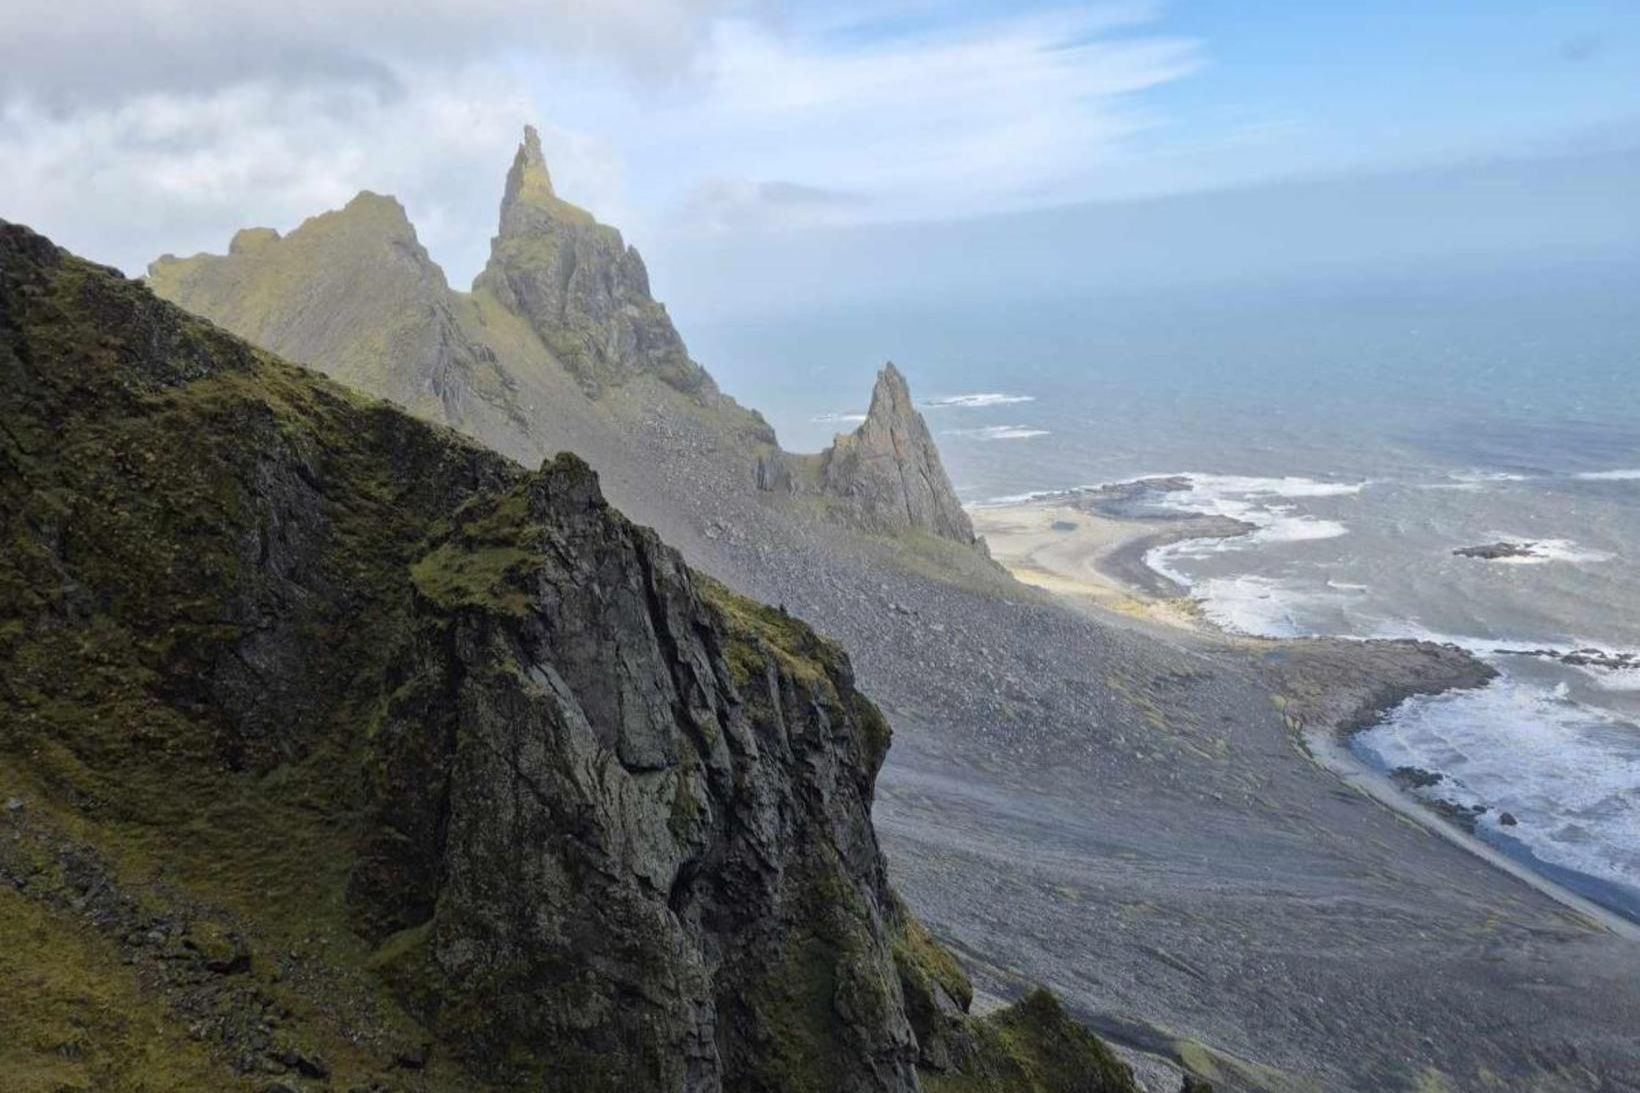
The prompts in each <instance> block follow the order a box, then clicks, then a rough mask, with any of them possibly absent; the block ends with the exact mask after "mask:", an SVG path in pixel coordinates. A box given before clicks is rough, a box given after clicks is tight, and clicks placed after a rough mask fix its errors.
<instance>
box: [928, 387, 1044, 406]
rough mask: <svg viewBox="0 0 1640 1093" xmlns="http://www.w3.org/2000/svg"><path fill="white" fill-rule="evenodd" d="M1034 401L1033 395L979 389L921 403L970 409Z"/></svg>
mask: <svg viewBox="0 0 1640 1093" xmlns="http://www.w3.org/2000/svg"><path fill="white" fill-rule="evenodd" d="M1035 401H1036V396H1035V395H1005V394H1003V393H1001V392H1000V391H981V392H979V393H977V394H972V395H950V396H948V397H946V398H936V399H929V400H928V401H927V402H925V403H923V405H924V406H928V407H932V408H935V409H945V408H947V407H953V406H954V407H961V408H964V409H972V408H974V407H979V406H1012V405H1014V404H1015V403H1019V402H1035Z"/></svg>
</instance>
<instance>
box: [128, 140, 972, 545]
mask: <svg viewBox="0 0 1640 1093" xmlns="http://www.w3.org/2000/svg"><path fill="white" fill-rule="evenodd" d="M149 282H150V284H151V285H152V286H153V289H154V291H155V292H157V293H158V294H159V295H161V296H162V297H164V298H166V299H168V300H171V301H173V302H175V303H178V304H180V305H182V306H183V307H185V308H187V309H188V310H190V311H192V312H194V313H195V314H197V315H203V316H204V317H206V318H208V319H211V320H212V321H214V322H217V323H220V324H221V325H223V326H225V327H226V328H228V329H229V330H231V331H233V332H234V333H236V334H238V335H240V336H241V337H244V338H247V339H248V340H250V341H252V342H254V343H255V344H258V345H262V346H266V347H268V348H270V349H272V350H274V351H275V352H278V353H280V354H282V355H285V356H289V357H291V358H293V359H295V360H298V361H300V362H302V363H305V364H310V365H312V366H314V367H316V368H319V369H320V370H322V371H324V372H326V373H327V374H329V375H331V376H334V377H335V378H337V379H339V380H341V381H342V382H344V383H347V384H348V385H350V386H353V387H356V388H357V389H359V390H361V391H364V392H366V393H368V394H373V395H378V396H381V397H385V398H390V399H392V400H394V401H396V402H398V403H400V404H401V405H404V406H406V407H408V408H410V409H411V410H412V411H413V412H415V413H417V414H419V415H420V416H423V417H426V418H429V419H431V420H434V421H439V422H443V423H446V424H450V425H454V426H456V427H457V428H460V429H461V430H462V431H464V432H467V433H468V434H470V435H473V436H477V437H479V438H481V439H482V440H484V441H485V442H486V443H487V444H489V445H491V446H493V447H496V448H499V449H500V450H503V451H506V452H508V453H511V454H517V455H524V454H528V453H538V452H541V451H543V450H544V451H554V450H556V449H557V447H559V446H564V445H566V444H567V445H570V446H573V447H575V448H576V449H577V450H584V451H586V452H587V454H588V455H589V457H590V458H591V459H592V460H593V461H594V462H595V465H597V466H599V467H600V469H601V470H604V471H606V472H613V471H616V470H620V471H622V472H625V473H626V474H627V475H628V476H630V477H634V478H643V477H646V476H647V477H653V476H654V470H655V467H654V465H653V462H650V463H648V464H638V465H632V466H624V465H623V466H620V467H616V466H615V465H614V464H616V463H619V462H622V459H621V456H622V453H623V452H624V451H625V450H626V449H627V448H628V447H630V446H631V442H632V440H633V434H634V433H635V432H637V431H640V430H650V431H652V432H657V433H659V434H662V435H660V436H658V437H657V438H656V445H655V446H656V447H658V448H660V449H661V451H660V453H659V458H660V459H661V460H662V461H663V462H665V463H666V464H667V465H668V467H669V468H670V469H671V470H672V471H673V472H674V473H675V475H676V476H677V477H680V478H683V479H687V480H689V482H690V484H691V485H692V487H693V490H692V491H691V490H685V491H684V492H683V494H682V495H681V496H680V495H678V491H676V490H670V489H669V490H663V491H662V492H665V493H667V494H668V495H669V496H671V497H672V499H673V500H674V501H676V502H681V503H687V502H688V500H689V496H688V494H689V493H690V492H701V493H705V492H711V490H710V489H708V488H706V484H705V482H704V480H705V479H709V478H710V479H719V478H721V479H722V480H723V484H724V485H725V487H726V488H728V489H734V490H740V491H744V492H745V493H746V494H748V495H759V494H761V495H764V496H765V498H766V497H767V495H774V496H776V497H788V496H792V495H803V496H805V497H807V496H811V495H815V494H819V495H823V496H828V497H830V498H832V499H834V500H836V501H837V502H839V504H837V505H835V506H825V507H822V508H821V509H820V510H819V511H821V512H824V513H831V514H834V515H841V516H842V517H843V519H844V521H845V522H846V523H848V524H852V525H854V526H856V527H863V528H865V529H866V530H869V531H871V532H874V533H878V534H890V535H892V534H898V533H900V532H904V531H917V532H922V533H927V534H930V535H933V536H937V537H940V538H946V539H953V540H955V541H957V542H960V543H963V544H971V543H973V542H974V541H975V539H974V534H973V529H972V528H971V527H970V526H969V524H968V520H967V517H966V516H965V515H964V514H963V512H962V510H961V507H960V506H959V505H958V504H957V502H956V500H955V497H954V496H953V495H952V493H951V489H950V483H949V482H948V481H947V480H946V477H945V472H944V470H943V469H942V468H941V467H940V462H939V454H938V451H937V449H936V448H935V445H934V442H933V440H932V438H931V437H930V436H929V435H928V430H927V428H926V427H925V426H924V424H923V422H922V419H921V417H920V416H919V415H918V414H917V412H916V410H915V408H914V407H913V406H912V404H911V401H910V396H909V394H908V393H907V392H906V391H905V383H904V379H903V377H901V376H900V375H899V373H898V371H896V370H892V369H890V370H889V371H888V372H886V373H885V376H884V377H882V378H880V379H879V382H878V389H877V392H876V395H875V396H874V398H873V410H872V415H871V418H870V420H868V421H867V422H866V424H865V425H864V426H863V427H862V428H861V429H860V430H859V431H857V432H856V433H855V434H853V435H852V436H850V437H841V438H839V439H838V442H837V444H836V446H834V447H833V448H832V449H829V450H828V451H827V452H826V453H824V456H823V458H821V459H818V460H817V459H816V458H815V457H812V456H795V455H791V454H789V453H786V452H783V451H781V450H780V448H779V446H778V445H777V444H776V441H775V435H774V431H773V430H772V429H770V428H769V426H768V423H767V422H765V421H764V420H763V418H762V417H761V416H760V415H758V414H757V413H755V412H753V411H750V410H747V409H745V408H744V407H741V406H740V405H739V404H737V403H735V401H734V400H733V399H731V398H729V397H727V396H725V395H723V394H721V393H719V392H718V390H717V387H716V385H715V384H714V383H713V382H712V379H711V377H710V376H709V375H708V374H707V373H706V371H705V370H704V369H703V368H701V367H700V365H698V364H696V363H695V362H694V361H693V360H691V359H690V357H689V355H688V352H687V350H686V349H685V347H684V344H683V340H682V339H681V338H680V337H679V336H678V332H677V330H676V329H675V328H674V327H673V325H672V321H671V319H670V318H669V317H668V316H667V314H666V309H665V308H664V307H663V306H662V305H661V304H660V303H658V302H657V301H656V300H655V299H654V298H653V296H652V295H651V294H650V289H649V276H648V273H647V271H646V270H645V268H644V264H643V259H642V258H640V257H639V256H638V252H637V251H636V250H635V249H633V248H632V247H629V246H627V245H626V244H625V242H624V241H623V240H622V238H621V235H620V233H619V232H618V231H616V230H615V229H614V228H611V227H608V226H606V225H603V224H599V223H597V222H596V221H595V220H594V219H593V217H592V216H591V214H589V213H588V212H586V211H585V210H584V209H580V208H578V207H576V206H575V205H572V204H570V203H569V202H568V201H565V200H564V199H563V198H561V197H560V196H559V195H558V193H557V191H556V190H555V189H554V187H553V184H552V178H551V175H550V173H549V172H548V169H547V164H546V162H545V160H544V159H543V157H542V153H541V144H540V140H539V138H538V137H537V135H536V133H535V131H534V130H533V129H526V130H525V135H524V141H523V143H522V144H521V145H520V146H519V148H518V152H517V154H516V156H515V157H514V159H513V164H512V167H511V169H510V170H509V171H508V174H507V180H506V187H505V192H504V194H503V197H502V202H501V220H500V228H499V231H498V233H497V235H496V236H495V238H494V239H493V240H492V242H491V257H490V261H489V263H488V265H487V266H486V267H485V269H484V271H483V272H482V273H481V274H480V275H479V276H478V278H477V280H476V281H475V282H474V286H473V292H472V293H471V294H470V295H466V294H462V293H457V292H452V291H451V290H450V289H449V287H448V286H447V285H446V284H445V281H444V275H443V273H442V271H440V270H439V268H438V267H437V266H436V265H434V264H433V263H432V262H431V260H430V259H428V257H427V254H426V252H425V251H424V250H423V249H422V248H421V246H420V244H419V243H417V242H416V237H415V231H414V229H413V228H411V226H410V223H409V221H408V220H407V219H406V218H405V215H404V211H403V209H401V208H400V207H399V205H398V203H397V202H396V201H394V200H392V199H391V198H384V197H378V196H376V195H374V194H361V195H360V196H359V197H357V198H355V199H354V200H353V201H352V202H350V203H349V204H348V206H347V207H346V208H345V209H342V210H340V211H338V212H333V213H326V214H324V215H322V216H318V217H314V218H313V219H311V220H309V221H308V222H306V223H305V224H303V225H302V226H301V227H299V228H297V229H296V230H295V231H292V232H291V233H290V234H289V235H288V236H285V237H283V238H281V237H280V236H279V235H278V234H277V233H276V232H273V231H271V230H269V229H249V230H247V231H244V232H241V233H239V235H238V236H236V237H235V239H234V243H233V246H232V247H231V248H230V251H229V253H228V254H227V255H224V256H211V255H196V256H194V257H192V258H184V259H179V258H173V257H169V256H167V257H165V258H162V259H160V260H158V261H156V262H155V263H154V264H153V265H152V266H150V267H149ZM718 492H720V493H721V492H722V490H719V491H718ZM794 511H798V512H802V513H807V512H810V511H813V510H812V508H811V507H808V506H805V505H801V504H800V505H797V506H794ZM703 522H705V523H710V520H707V521H703Z"/></svg>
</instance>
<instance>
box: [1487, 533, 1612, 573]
mask: <svg viewBox="0 0 1640 1093" xmlns="http://www.w3.org/2000/svg"><path fill="white" fill-rule="evenodd" d="M1495 538H1497V539H1498V541H1500V542H1506V543H1519V544H1520V545H1521V546H1524V547H1525V548H1526V549H1527V550H1529V551H1531V553H1530V554H1516V555H1511V556H1510V557H1507V558H1492V559H1489V560H1490V561H1492V562H1495V563H1496V564H1498V565H1543V564H1544V563H1546V562H1570V563H1572V564H1574V565H1577V564H1592V563H1595V562H1609V561H1611V559H1612V555H1611V554H1610V553H1609V552H1608V551H1604V550H1592V549H1590V548H1587V547H1581V546H1578V545H1577V544H1576V543H1574V542H1573V541H1572V540H1570V539H1527V538H1524V537H1522V536H1519V535H1510V534H1508V533H1506V532H1498V533H1495Z"/></svg>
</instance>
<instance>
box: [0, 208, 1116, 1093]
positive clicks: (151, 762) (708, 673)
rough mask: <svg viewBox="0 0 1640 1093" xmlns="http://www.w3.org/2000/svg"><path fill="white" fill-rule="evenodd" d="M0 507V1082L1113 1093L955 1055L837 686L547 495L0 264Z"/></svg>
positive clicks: (875, 743) (605, 511)
mask: <svg viewBox="0 0 1640 1093" xmlns="http://www.w3.org/2000/svg"><path fill="white" fill-rule="evenodd" d="M0 471H3V473H0V535H3V536H4V540H5V543H6V550H5V551H4V552H3V554H0V798H3V799H5V801H6V806H5V812H4V814H3V815H0V826H3V827H4V828H5V829H6V830H7V835H6V837H5V838H0V882H3V883H0V942H3V943H4V944H0V990H4V991H5V993H6V994H7V996H8V997H12V998H22V999H27V1000H28V1001H27V1004H26V1005H22V1006H20V1007H10V1008H8V1010H7V1012H6V1013H5V1014H4V1015H3V1016H0V1033H4V1034H5V1035H0V1045H3V1046H0V1079H5V1080H3V1081H0V1085H4V1084H7V1083H8V1082H11V1081H12V1080H13V1079H16V1082H15V1084H12V1085H8V1087H15V1088H59V1087H65V1086H66V1087H70V1088H80V1087H95V1088H116V1087H117V1088H127V1087H129V1088H165V1089H177V1090H188V1089H200V1090H204V1089H210V1090H223V1089H247V1090H253V1089H254V1090H265V1089H271V1088H293V1089H294V1088H310V1087H315V1086H317V1087H325V1088H328V1087H331V1086H334V1087H336V1088H366V1087H368V1088H371V1089H378V1090H391V1089H406V1090H408V1089H418V1090H458V1089H462V1090H466V1089H488V1088H528V1089H544V1090H564V1091H569V1090H576V1091H597V1090H616V1089H620V1090H640V1091H648V1090H653V1091H656V1093H660V1091H676V1090H688V1091H718V1090H746V1091H764V1090H767V1091H774V1090H799V1091H801V1090H815V1091H817V1093H818V1091H821V1090H826V1091H831V1090H839V1091H853V1090H859V1091H868V1090H869V1091H909V1090H914V1089H916V1088H918V1085H919V1076H918V1069H917V1068H918V1067H919V1065H920V1066H922V1067H923V1068H925V1069H926V1070H928V1072H929V1073H931V1074H934V1075H935V1079H934V1081H935V1084H939V1083H946V1084H945V1085H944V1086H942V1088H951V1089H975V1090H978V1089H994V1090H1020V1091H1025V1090H1041V1091H1052V1090H1059V1089H1065V1090H1070V1089H1073V1088H1074V1089H1078V1090H1105V1089H1110V1090H1124V1089H1128V1088H1130V1086H1129V1085H1128V1082H1127V1077H1126V1074H1125V1072H1124V1071H1122V1070H1121V1068H1120V1067H1119V1066H1117V1065H1116V1064H1115V1063H1114V1062H1113V1061H1112V1060H1111V1059H1110V1057H1109V1055H1108V1053H1106V1052H1105V1051H1104V1049H1103V1047H1102V1046H1101V1045H1099V1044H1098V1043H1097V1041H1094V1040H1093V1039H1092V1038H1091V1037H1089V1036H1088V1035H1087V1034H1086V1033H1084V1032H1082V1031H1081V1030H1080V1029H1077V1028H1076V1027H1075V1026H1074V1025H1073V1024H1071V1023H1070V1022H1069V1021H1068V1020H1066V1019H1065V1018H1064V1016H1063V1015H1062V1014H1061V1013H1059V1012H1058V1010H1057V1007H1054V1006H1053V1005H1052V1003H1051V1001H1049V1002H1042V1001H1040V1000H1038V1001H1037V1002H1035V1003H1033V1005H1035V1006H1036V1008H1035V1009H1032V1008H1030V1007H1029V1006H1023V1007H1021V1008H1019V1009H1017V1010H1014V1011H1009V1012H1008V1014H1007V1015H1005V1018H1004V1019H998V1022H999V1023H993V1024H986V1023H981V1022H976V1021H974V1020H972V1019H970V1018H968V1017H966V1016H965V1015H964V1013H963V1011H964V1010H965V1008H966V1001H967V998H966V992H967V986H966V982H965V980H964V979H963V977H962V974H961V972H960V970H959V969H957V968H956V966H955V964H954V962H952V961H951V960H950V957H949V956H948V955H946V954H944V953H943V952H942V951H941V950H939V949H938V947H937V946H936V945H935V944H934V943H933V942H932V940H931V939H929V938H928V937H927V935H926V934H924V933H922V931H921V929H920V927H918V926H917V925H916V924H915V922H914V921H913V920H911V919H910V918H909V916H907V915H906V914H905V913H904V911H903V910H902V909H901V908H900V907H899V905H898V904H897V902H896V901H895V900H894V899H893V897H892V894H891V893H890V891H889V889H888V887H887V883H886V879H885V871H884V863H883V859H882V856H881V854H880V852H879V850H878V845H877V841H876V837H875V834H874V832H873V830H872V827H871V823H870V808H871V799H872V791H873V780H874V777H875V775H876V772H877V769H878V767H879V765H880V764H881V762H882V759H883V755H884V752H885V750H886V748H887V746H888V736H889V733H888V728H887V725H886V723H885V722H884V721H883V719H882V716H881V715H880V714H879V713H878V712H877V710H876V709H875V708H874V707H873V706H872V705H871V704H870V703H869V702H868V701H867V700H866V699H865V698H864V697H862V696H861V695H860V694H859V693H858V692H857V691H856V690H855V689H854V685H853V679H852V675H851V672H850V669H849V665H848V661H847V658H846V657H845V656H844V655H843V654H842V652H841V651H840V650H838V649H837V648H836V647H835V646H832V645H830V644H829V643H827V642H825V641H823V640H822V639H820V638H818V637H816V636H815V635H814V634H813V633H812V632H811V631H810V630H808V628H807V627H805V626H803V625H802V624H800V623H797V622H795V621H793V620H791V619H790V618H788V617H786V616H785V615H784V613H782V612H776V611H773V610H771V609H768V608H763V607H760V606H758V605H755V604H752V603H750V602H748V601H746V600H743V599H741V598H739V597H737V596H735V595H733V594H732V593H730V592H728V591H727V590H725V589H723V588H721V587H720V586H717V585H715V584H713V583H712V582H710V581H708V580H706V579H705V578H701V577H698V576H696V575H694V574H692V573H691V572H690V571H689V570H688V569H687V567H685V566H684V565H683V564H682V562H681V561H680V559H679V557H678V555H677V554H676V553H675V552H673V551H672V550H671V549H669V548H667V547H666V546H664V545H663V544H661V543H660V542H659V541H658V540H657V539H656V537H655V536H654V534H653V533H652V532H649V531H647V530H645V529H643V528H639V527H636V526H634V525H632V524H631V523H629V522H628V521H627V520H626V519H624V518H623V517H622V516H621V515H620V514H619V513H617V512H615V511H614V510H613V509H611V508H610V507H609V506H608V505H607V504H606V503H604V501H603V500H602V498H601V496H600V495H599V491H598V486H597V481H596V479H595V477H594V476H593V475H592V473H591V472H590V471H589V470H588V468H587V467H586V466H585V465H584V464H582V463H581V462H580V461H579V460H577V459H575V458H574V457H572V456H562V457H559V458H558V459H556V460H553V461H549V462H548V463H547V464H546V465H544V466H543V467H542V468H541V469H540V470H539V471H538V472H534V473H531V472H528V471H525V470H524V469H522V468H520V467H518V466H517V465H515V464H512V463H509V462H507V461H506V460H504V459H502V458H500V457H499V456H496V455H494V454H492V453H489V452H487V451H484V450H482V449H479V448H476V447H474V446H471V445H470V444H468V443H466V442H464V441H462V440H461V439H460V438H458V437H456V436H455V435H453V434H451V433H448V432H445V431H443V430H440V429H437V428H434V427H431V426H427V425H423V424H420V423H418V422H416V421H414V420H412V419H410V418H409V417H407V416H405V415H404V414H402V413H400V412H399V411H397V410H395V409H393V408H391V407H388V406H386V405H383V404H379V403H374V402H370V401H368V400H365V399H362V398H360V397H359V396H356V395H353V394H350V393H348V392H346V391H345V390H344V389H342V388H340V387H337V386H335V385H333V384H331V383H329V382H327V381H324V380H322V379H321V378H319V377H317V376H315V375H314V374H312V373H309V372H307V371H305V370H302V369H300V368H297V367H295V366H292V365H289V364H285V363H283V362H282V361H279V360H278V359H276V358H273V357H270V356H268V355H266V354H264V353H262V352H261V351H258V350H255V349H252V348H250V347H249V346H247V345H245V344H244V343H242V342H239V341H237V340H236V339H234V338H232V337H230V336H228V335H226V334H224V333H222V332H221V331H219V330H217V329H215V328H213V327H210V326H208V325H207V324H203V323H200V322H198V321H197V320H194V319H191V318H189V317H188V316H186V315H184V314H182V313H181V312H179V311H178V310H176V309H175V308H172V307H170V306H168V305H165V304H162V303H160V302H159V301H157V300H155V299H154V298H153V297H152V296H150V295H149V294H148V293H147V292H146V291H145V290H144V289H142V288H141V287H140V286H138V285H136V284H133V283H131V282H127V281H125V280H123V279H122V278H120V277H119V276H118V275H117V274H115V273H114V272H113V271H108V270H103V269H101V268H100V267H95V266H91V265H89V264H87V263H83V262H80V261H78V260H76V259H73V258H71V257H69V256H67V255H65V254H64V253H63V252H61V251H58V250H57V249H56V248H54V247H52V246H51V245H50V244H49V243H48V242H47V241H45V240H43V239H41V238H40V237H38V236H36V235H33V234H32V233H30V232H28V231H27V230H26V229H22V228H18V227H14V226H10V225H4V224H0ZM1044 1006H1045V1007H1047V1008H1046V1009H1044V1008H1043V1007H1044ZM115 1009H117V1010H118V1012H119V1013H120V1014H121V1016H119V1017H118V1018H115V1017H114V1016H113V1012H114V1010H115ZM1003 1020H1006V1021H1011V1022H1015V1024H1013V1025H1010V1024H1004V1023H1000V1022H1002V1021H1003ZM1016 1026H1017V1027H1016ZM39 1075H44V1077H43V1078H41V1080H40V1081H39V1082H36V1081H35V1080H34V1079H35V1077H36V1076H39ZM270 1076H283V1077H279V1078H278V1081H277V1082H275V1084H274V1085H270V1084H269V1082H270V1081H273V1080H274V1078H273V1077H270ZM24 1079H27V1080H26V1081H25V1080H24ZM278 1082H286V1083H289V1084H287V1085H285V1086H280V1085H279V1084H278ZM52 1083H56V1084H52ZM951 1083H956V1084H951ZM1065 1083H1071V1084H1065Z"/></svg>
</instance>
